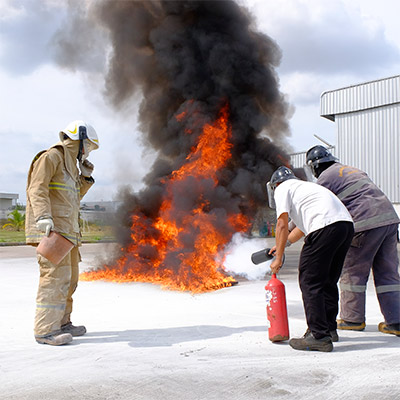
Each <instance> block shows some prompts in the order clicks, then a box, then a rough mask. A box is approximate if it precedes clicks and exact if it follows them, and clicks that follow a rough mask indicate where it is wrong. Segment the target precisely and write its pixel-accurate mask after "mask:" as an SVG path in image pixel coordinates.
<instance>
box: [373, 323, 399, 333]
mask: <svg viewBox="0 0 400 400" xmlns="http://www.w3.org/2000/svg"><path fill="white" fill-rule="evenodd" d="M378 329H379V331H380V332H382V333H390V334H392V335H396V336H400V323H398V324H387V323H386V322H381V323H380V324H379V325H378Z"/></svg>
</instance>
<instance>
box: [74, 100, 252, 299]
mask: <svg viewBox="0 0 400 400" xmlns="http://www.w3.org/2000/svg"><path fill="white" fill-rule="evenodd" d="M176 118H177V120H178V121H181V120H182V119H183V118H185V113H181V114H179V115H178V116H177V117H176ZM187 134H190V132H187ZM231 135H232V130H231V127H230V124H229V113H228V105H225V106H224V107H223V108H222V109H221V111H220V115H219V116H218V118H217V120H216V121H215V122H214V123H212V124H206V125H204V126H203V129H202V133H201V135H200V136H199V140H198V143H197V145H196V146H195V147H193V148H192V151H191V153H190V154H189V155H188V156H187V157H186V162H185V164H184V165H182V167H181V168H180V169H178V170H177V171H174V172H173V173H172V174H171V175H170V176H169V177H168V178H165V179H164V182H163V183H164V185H165V195H164V198H163V201H162V204H161V207H160V210H159V215H158V217H157V218H154V219H149V218H147V217H145V216H143V215H138V214H136V215H133V216H132V226H131V231H132V233H131V239H132V243H131V244H130V245H129V246H128V247H127V248H125V249H122V252H123V253H124V254H125V255H124V256H123V257H121V258H120V259H119V260H118V261H117V263H116V264H115V265H112V266H105V267H104V268H103V269H101V270H97V271H90V272H86V273H83V274H82V275H81V279H82V280H98V279H104V280H110V281H117V282H129V281H140V282H153V283H159V284H161V285H162V286H164V287H168V288H170V289H176V290H190V291H192V292H195V293H197V292H204V291H208V290H214V289H218V288H221V287H225V286H230V285H232V284H233V283H234V282H235V281H234V279H233V278H232V277H230V276H227V275H226V273H225V272H224V269H223V261H224V257H223V255H221V252H222V251H223V249H224V247H225V245H226V244H228V243H229V242H230V240H231V238H232V235H233V234H234V233H235V232H243V231H246V230H247V229H248V228H249V222H248V220H247V218H246V217H245V216H244V215H242V214H240V213H237V214H232V215H228V214H225V215H224V218H225V221H223V227H224V229H221V220H220V218H221V215H216V214H215V213H213V212H212V210H211V212H210V210H209V201H208V199H207V198H204V197H202V196H201V195H200V196H199V198H198V202H197V204H196V205H195V207H193V208H192V209H191V210H189V212H188V210H183V209H179V203H178V202H177V201H176V200H177V199H176V198H175V195H176V193H180V192H181V190H180V189H179V186H180V184H181V183H182V182H184V181H187V180H192V181H195V184H196V186H197V187H199V188H201V187H202V186H207V187H208V189H209V187H210V185H211V186H212V187H213V188H215V187H217V184H218V171H220V170H221V169H222V168H223V167H225V166H226V164H227V163H228V161H229V160H230V158H231V148H232V144H231V142H230V139H231ZM178 200H179V199H178ZM217 227H219V228H217ZM193 238H194V239H193ZM177 262H178V263H179V267H178V268H176V269H172V268H171V267H170V263H171V264H172V265H176V263H177Z"/></svg>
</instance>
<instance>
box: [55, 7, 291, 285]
mask: <svg viewBox="0 0 400 400" xmlns="http://www.w3.org/2000/svg"><path fill="white" fill-rule="evenodd" d="M68 4H70V5H69V7H70V12H69V15H68V18H67V19H66V26H65V29H61V30H60V31H59V32H58V33H57V37H56V38H55V42H56V43H57V49H58V50H57V51H58V52H59V54H58V57H57V58H58V60H59V63H60V64H61V65H62V66H63V67H66V68H68V67H69V68H71V69H72V70H74V71H75V70H80V69H82V70H83V71H85V72H92V71H94V72H97V75H96V76H99V77H104V82H105V89H106V91H105V94H106V96H107V100H109V101H110V103H111V104H112V106H113V107H114V109H115V111H116V112H121V115H125V113H126V112H127V111H128V110H130V109H131V107H130V106H131V104H132V102H133V101H135V100H137V99H138V98H140V99H141V100H140V107H139V109H138V123H139V129H137V130H135V131H140V134H141V135H142V136H141V139H143V140H141V143H143V145H144V146H146V148H149V149H151V150H152V153H153V154H155V155H156V159H155V161H154V162H153V164H152V165H151V166H148V170H147V173H146V175H145V177H138V176H137V175H136V171H122V173H121V176H119V180H120V182H123V183H124V184H127V183H128V184H129V183H130V182H137V181H138V180H139V179H142V178H143V183H144V184H145V185H144V188H143V189H141V190H139V191H132V190H127V191H124V192H121V194H120V198H121V199H122V200H123V206H122V207H121V208H120V210H119V211H118V213H117V215H116V218H115V220H116V224H117V232H116V235H117V241H118V243H119V246H120V252H119V253H118V255H116V258H114V259H113V261H110V262H109V263H108V264H107V265H104V266H102V267H100V268H99V269H97V270H94V271H91V272H87V273H85V274H83V275H82V279H86V280H93V279H107V280H111V281H116V282H127V281H144V282H154V283H159V284H161V285H163V286H164V287H168V288H171V289H178V290H190V291H192V292H204V291H208V290H212V289H218V288H220V287H224V286H226V285H231V284H232V283H233V282H234V280H233V278H232V277H230V276H227V274H226V273H225V272H224V269H223V264H224V252H226V251H227V250H226V249H227V245H228V244H229V242H230V241H231V239H232V236H233V234H234V233H236V232H246V231H248V230H249V225H250V224H252V223H253V222H254V218H255V217H256V216H257V215H259V210H260V209H263V208H265V205H266V202H267V198H266V191H265V182H266V181H267V180H268V179H269V178H270V176H271V174H272V173H273V171H274V170H275V169H276V168H277V167H278V166H280V165H282V164H286V163H287V161H288V159H289V157H288V155H287V154H286V151H285V150H282V149H285V148H287V136H288V135H290V132H289V124H288V116H289V115H290V113H291V112H292V110H291V108H290V106H289V104H288V103H287V102H286V100H285V96H284V95H283V94H282V93H281V92H280V89H279V79H278V75H277V73H276V71H275V68H276V67H277V66H278V65H279V63H280V58H281V52H280V49H279V47H278V45H277V44H276V43H275V41H274V40H273V39H271V38H270V37H269V36H268V35H266V34H264V33H262V32H258V31H257V30H256V29H255V28H256V22H255V19H254V18H253V16H252V15H251V14H250V12H249V10H247V9H246V8H245V7H243V6H241V5H240V4H238V3H237V2H236V1H234V0H224V1H220V0H210V1H202V0H136V1H125V0H114V1H109V0H98V1H93V2H69V3H68ZM76 26H84V27H85V29H82V30H80V31H79V35H77V34H76V29H71V27H76ZM77 48H84V49H85V52H80V53H79V52H78V53H77V52H76V49H77ZM105 49H107V51H105ZM108 50H109V51H108ZM81 53H82V54H84V57H83V56H82V57H77V54H78V55H79V54H81ZM103 66H104V69H103ZM106 134H107V133H106ZM119 134H121V132H118V135H119ZM131 172H132V173H131Z"/></svg>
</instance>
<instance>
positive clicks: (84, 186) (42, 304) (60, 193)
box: [26, 121, 99, 345]
mask: <svg viewBox="0 0 400 400" xmlns="http://www.w3.org/2000/svg"><path fill="white" fill-rule="evenodd" d="M98 147H99V141H98V137H97V134H96V131H95V130H94V128H93V127H92V126H91V125H89V124H87V123H85V122H84V121H74V122H71V123H70V124H69V125H68V126H67V127H66V128H65V129H64V130H62V131H61V132H60V142H58V143H57V144H55V145H54V146H52V147H50V149H48V150H46V151H42V152H40V153H39V154H38V155H37V156H36V157H35V158H34V160H33V162H32V164H31V167H30V169H29V174H28V183H27V189H26V194H27V196H26V197H27V205H26V242H27V244H31V245H34V246H37V245H38V243H39V242H40V240H41V239H42V238H43V236H44V235H47V236H48V235H49V234H50V231H51V230H54V231H55V232H58V233H59V234H61V235H62V236H64V237H65V238H67V239H68V240H70V241H71V242H72V243H73V245H74V246H73V248H72V250H71V251H70V252H69V253H68V254H67V256H65V257H64V258H63V259H62V261H61V262H60V263H59V264H57V265H56V264H53V263H52V262H50V261H49V260H48V259H47V258H45V257H43V256H41V255H39V254H38V255H37V258H38V263H39V267H40V279H39V288H38V293H37V298H36V316H35V327H34V334H35V339H36V341H37V342H38V343H41V344H50V345H62V344H66V343H69V342H71V341H72V337H73V336H81V335H84V334H85V333H86V328H85V327H84V326H74V325H72V323H71V312H72V295H73V293H74V292H75V289H76V287H77V284H78V278H79V261H80V253H79V250H78V247H79V246H80V245H81V233H80V227H79V205H80V200H81V198H82V197H83V196H84V195H85V193H86V192H87V191H88V190H89V188H90V187H91V186H92V185H93V184H94V179H93V178H92V176H91V174H92V172H93V168H94V167H93V164H91V163H90V162H89V161H88V160H87V157H88V155H89V153H90V151H92V150H95V149H97V148H98ZM77 162H79V170H78V167H77Z"/></svg>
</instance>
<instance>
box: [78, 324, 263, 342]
mask: <svg viewBox="0 0 400 400" xmlns="http://www.w3.org/2000/svg"><path fill="white" fill-rule="evenodd" d="M250 331H251V332H265V334H267V332H268V328H267V327H266V326H265V325H262V326H244V327H240V328H232V327H228V326H220V325H197V326H183V327H175V328H164V329H137V330H135V329H132V330H125V331H106V332H93V333H88V334H86V335H85V336H84V337H82V338H75V339H74V341H73V343H74V344H84V343H112V342H127V343H128V345H129V346H131V347H167V346H172V345H174V344H179V343H184V342H193V341H196V340H207V339H218V338H222V337H226V336H231V335H234V334H240V333H244V332H250Z"/></svg>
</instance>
